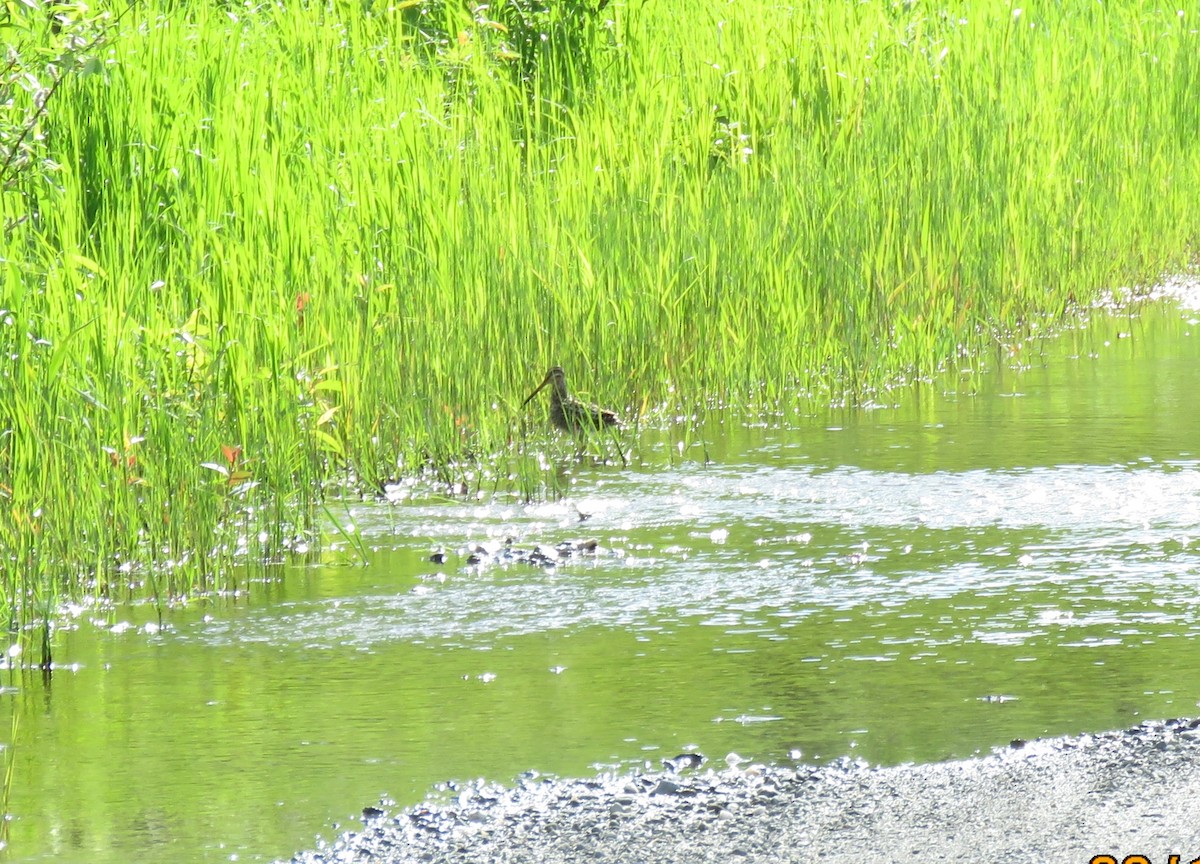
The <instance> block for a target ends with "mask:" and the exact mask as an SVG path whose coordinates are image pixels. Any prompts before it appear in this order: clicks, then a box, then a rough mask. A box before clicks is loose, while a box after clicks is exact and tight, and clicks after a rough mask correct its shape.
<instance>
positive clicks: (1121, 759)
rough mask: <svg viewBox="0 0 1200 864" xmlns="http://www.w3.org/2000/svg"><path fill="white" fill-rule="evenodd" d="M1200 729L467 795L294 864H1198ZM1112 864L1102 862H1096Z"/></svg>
mask: <svg viewBox="0 0 1200 864" xmlns="http://www.w3.org/2000/svg"><path fill="white" fill-rule="evenodd" d="M1197 769H1200V719H1178V720H1168V721H1149V722H1146V723H1142V724H1139V725H1138V726H1135V727H1133V728H1130V729H1125V730H1120V731H1115V732H1106V733H1100V734H1095V735H1090V734H1086V735H1080V736H1075V737H1066V738H1050V739H1039V740H1037V741H1033V742H1028V743H1026V742H1021V741H1015V742H1013V744H1012V745H1010V746H1008V747H1003V748H998V749H997V750H995V751H993V752H992V753H991V754H989V755H986V756H981V757H976V758H972V759H965V760H956V761H951V762H938V763H932V764H924V765H899V766H891V767H882V768H872V767H869V766H866V765H864V764H862V763H857V762H852V761H850V760H844V759H843V760H840V761H836V762H834V763H831V764H827V765H820V766H804V765H800V766H797V767H794V768H791V767H769V766H760V765H752V766H749V767H747V768H742V769H734V768H730V769H726V770H721V771H716V770H713V769H707V770H705V769H696V770H684V771H682V772H681V773H674V772H671V771H665V772H662V773H653V774H641V773H635V774H626V775H602V776H600V777H597V778H593V779H580V780H563V779H533V780H527V781H524V782H522V784H520V785H518V786H516V787H511V788H506V787H503V786H499V785H496V784H486V783H482V782H481V783H475V784H465V785H464V786H462V787H461V788H460V789H459V794H458V797H457V800H456V802H454V803H451V804H437V803H432V802H425V803H423V804H418V805H415V806H412V807H407V808H404V809H403V810H399V811H397V812H395V813H383V812H382V811H379V810H376V809H375V808H373V807H368V808H366V809H365V810H364V818H365V819H366V820H367V821H366V824H365V825H364V827H362V828H361V829H357V830H355V831H348V832H345V833H343V834H341V835H340V836H339V837H337V838H336V839H335V840H333V841H330V842H319V843H318V844H317V847H316V848H315V849H313V850H309V851H304V852H300V853H297V854H296V855H295V856H294V857H292V858H291V859H290V861H291V862H292V864H334V862H337V864H368V862H370V864H401V862H423V864H441V862H451V861H453V862H459V864H462V862H527V861H538V862H548V864H559V862H576V861H588V862H614V864H616V862H622V864H624V862H630V864H632V862H639V861H653V862H664V864H673V862H679V864H683V862H689V864H692V862H712V864H717V862H720V864H728V862H730V861H736V862H763V864H766V862H779V861H794V862H802V861H815V860H820V861H822V862H843V861H844V862H847V864H849V862H864V861H922V860H935V861H936V860H951V859H962V860H971V859H973V858H978V857H980V856H985V855H986V856H1003V859H1002V860H1004V861H1006V862H1019V861H1029V862H1063V864H1086V862H1089V861H1091V860H1092V859H1093V858H1094V857H1095V856H1105V855H1108V856H1112V858H1113V859H1115V861H1117V862H1120V861H1122V860H1123V859H1124V858H1125V857H1127V856H1129V855H1142V856H1145V857H1146V858H1147V859H1148V861H1149V862H1151V864H1159V862H1163V864H1167V862H1168V860H1169V857H1170V856H1172V855H1178V856H1179V859H1178V860H1179V861H1181V862H1183V861H1191V860H1192V859H1193V858H1196V857H1197V856H1200V803H1198V802H1200V770H1197ZM1101 860H1107V859H1101Z"/></svg>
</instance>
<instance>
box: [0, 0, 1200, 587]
mask: <svg viewBox="0 0 1200 864" xmlns="http://www.w3.org/2000/svg"><path fill="white" fill-rule="evenodd" d="M400 5H401V6H404V5H405V4H400ZM974 5H975V7H976V8H975V9H974V10H973V11H972V13H971V14H970V16H969V17H967V18H959V17H957V16H955V15H953V14H950V13H947V12H942V11H933V10H929V9H928V7H927V6H926V5H925V4H890V3H849V2H834V0H826V2H812V3H805V4H801V5H799V6H796V7H787V6H776V5H771V4H766V3H760V2H750V0H743V2H730V3H720V2H719V3H698V2H695V3H693V2H685V3H681V4H652V3H651V4H637V3H635V4H631V5H629V6H621V5H620V4H617V3H614V4H613V5H612V6H610V7H608V8H607V9H605V11H604V13H603V16H606V18H605V20H603V21H593V22H590V23H589V24H588V25H587V26H589V27H591V28H593V29H591V30H588V31H587V33H586V34H585V36H586V38H582V37H581V38H580V39H578V40H576V41H575V42H570V41H568V42H567V43H564V44H568V45H570V46H572V50H573V51H576V52H578V53H576V54H573V55H569V56H567V57H564V56H563V55H562V53H558V54H555V55H554V63H553V74H552V73H551V71H550V68H549V67H547V66H546V65H545V64H547V63H548V62H549V61H547V60H546V59H545V58H544V57H543V58H542V59H541V60H540V61H538V60H537V58H536V57H535V61H536V62H535V61H530V60H529V56H528V55H527V54H526V55H522V53H521V52H520V51H518V50H514V49H513V46H512V44H511V42H510V41H506V40H511V38H512V37H511V27H509V28H508V29H507V31H506V26H505V25H503V24H501V23H497V22H492V21H487V20H484V19H483V18H481V17H479V16H482V15H484V14H486V13H485V12H478V13H476V17H471V16H470V15H468V14H466V13H465V12H461V11H459V10H458V7H457V6H455V5H454V4H440V5H438V6H436V7H435V6H428V7H424V6H421V7H405V8H404V9H403V10H401V11H393V10H392V9H391V8H385V7H383V6H375V7H369V8H367V9H366V10H364V7H363V6H361V5H359V4H347V3H330V4H327V5H319V4H310V5H304V4H287V6H286V7H285V6H282V5H279V6H269V5H263V6H258V7H253V8H251V7H237V8H234V7H230V6H226V5H223V4H215V3H200V2H196V3H185V4H182V5H181V4H176V3H162V4H161V5H157V6H156V5H155V4H154V3H150V4H140V5H139V6H137V7H135V8H134V9H133V10H132V11H131V12H130V13H128V14H127V15H126V16H125V18H124V19H123V20H122V32H121V33H120V35H119V36H118V37H117V38H116V39H115V40H114V42H113V44H112V48H111V56H110V57H109V62H108V65H107V69H106V72H105V74H104V75H103V76H93V77H91V78H88V79H85V80H81V81H77V82H73V83H72V85H71V86H69V87H67V88H64V89H63V90H62V91H61V92H60V93H59V95H58V97H57V98H58V101H57V103H56V104H55V106H54V108H53V111H52V112H51V116H50V117H49V118H48V120H47V128H46V130H45V131H46V145H45V146H46V147H47V148H48V150H49V151H50V153H51V155H52V156H53V157H54V158H55V159H56V161H57V162H58V163H59V164H60V165H61V166H62V167H61V170H60V171H59V172H57V173H56V174H55V175H53V177H52V178H51V179H52V181H53V182H47V183H43V184H42V185H40V186H38V187H37V188H36V189H35V190H34V191H35V193H36V198H37V202H38V203H37V208H36V212H35V214H33V215H34V216H35V217H36V218H32V219H25V220H24V221H21V217H22V216H28V215H30V214H29V213H28V211H27V208H26V205H25V204H24V201H25V199H24V198H18V197H17V196H13V195H5V196H3V199H2V200H3V205H2V206H3V207H4V208H5V209H4V211H3V212H2V214H0V215H2V218H3V220H4V222H5V223H6V224H9V225H10V228H9V229H8V230H7V232H6V235H5V239H4V252H3V256H2V257H3V260H2V261H0V309H2V310H3V311H2V312H0V549H2V550H3V553H2V554H3V555H4V556H5V558H4V563H3V572H4V580H3V587H4V597H3V600H2V602H3V604H4V605H5V606H6V607H7V608H8V609H10V610H16V609H18V608H36V607H37V604H38V603H39V602H45V603H52V602H55V600H56V598H58V597H59V596H61V592H63V591H69V592H76V591H78V590H79V588H80V586H84V587H90V589H91V590H93V591H95V592H98V593H103V592H108V591H112V590H115V589H117V588H119V587H121V586H123V585H124V584H125V583H126V582H133V583H137V584H138V585H145V586H146V587H148V589H149V590H150V591H151V592H152V593H153V594H154V596H156V597H159V598H164V602H165V598H170V597H172V596H175V595H176V594H178V593H179V592H180V591H182V590H185V589H188V588H194V587H196V586H197V585H200V586H201V587H211V586H217V587H220V585H221V579H220V574H221V573H222V572H223V569H224V563H226V562H227V561H228V560H229V559H230V558H232V557H234V556H239V555H244V556H246V557H248V558H250V559H252V560H270V559H274V558H277V557H279V556H281V555H283V554H284V553H285V551H286V550H287V549H288V548H290V546H291V545H292V544H293V542H294V540H295V538H298V537H300V538H303V537H309V536H311V534H312V532H313V531H314V520H315V514H317V513H318V512H319V507H318V501H319V498H320V495H321V490H322V488H324V484H326V483H327V481H329V480H330V479H331V478H333V477H351V478H354V479H355V480H356V481H357V482H359V483H361V484H362V485H363V486H364V487H370V486H372V485H374V484H377V483H379V482H381V481H383V480H385V479H387V478H389V477H393V476H396V475H398V474H405V473H412V472H417V471H421V470H426V469H432V470H436V471H439V472H441V473H442V474H443V476H444V477H445V478H446V479H448V480H455V479H459V478H468V477H469V476H470V477H473V476H475V475H474V473H473V469H471V468H470V467H469V466H470V464H471V462H470V460H471V459H476V460H479V459H485V460H493V459H495V460H499V461H498V462H496V463H494V464H498V465H499V466H500V468H499V470H500V471H501V473H503V472H504V471H505V470H512V469H511V465H512V464H515V463H514V462H513V461H512V460H516V459H518V458H520V453H521V452H522V450H523V448H525V447H527V446H528V441H527V439H525V438H524V437H523V434H524V433H523V432H522V431H521V430H522V418H521V416H520V414H519V412H518V411H517V407H518V406H519V404H520V400H521V398H522V397H523V396H524V395H525V393H526V392H527V391H528V390H529V389H530V388H531V387H532V386H533V385H534V384H536V383H537V381H539V380H540V379H541V376H542V374H543V373H544V371H545V368H546V367H547V366H549V365H551V364H553V363H561V364H562V365H563V366H565V367H566V368H567V370H568V372H569V373H570V375H571V379H572V381H573V383H576V384H578V385H580V386H582V387H583V388H584V389H586V390H589V391H590V395H591V396H592V397H594V398H595V399H596V400H597V401H600V402H603V403H605V404H608V405H612V406H614V407H619V408H621V409H622V410H623V411H625V412H626V413H627V415H637V414H641V413H647V412H648V413H649V414H650V415H651V419H653V415H654V412H655V411H658V410H661V411H662V412H663V414H664V416H666V415H667V413H668V412H669V413H670V414H677V413H682V414H687V413H690V412H692V411H694V410H695V409H696V408H697V407H698V406H701V405H704V404H709V402H710V400H721V401H723V402H725V403H727V404H733V405H745V406H748V407H754V406H763V405H772V406H782V407H783V408H784V409H785V410H786V409H787V408H788V407H789V406H795V405H797V404H800V403H801V402H802V400H805V399H807V398H810V397H811V396H813V395H814V394H816V395H817V396H818V397H820V398H828V397H830V396H838V395H843V396H844V395H851V396H852V395H853V394H855V393H861V392H863V391H865V390H867V389H870V388H872V387H876V386H879V385H881V384H883V383H885V382H888V381H892V380H895V379H896V378H897V376H902V375H921V374H927V373H929V372H931V371H933V370H935V369H937V368H939V367H942V366H944V365H945V364H946V363H948V362H950V361H952V360H953V358H955V357H957V356H959V355H961V354H962V353H963V352H971V351H976V350H978V349H980V348H981V347H983V346H984V345H986V344H987V343H989V342H990V341H993V340H994V339H995V338H996V334H998V333H1014V332H1015V333H1019V332H1021V331H1022V329H1023V328H1026V327H1029V326H1031V325H1033V324H1035V323H1038V322H1041V321H1043V320H1044V319H1045V317H1046V316H1047V315H1049V316H1051V317H1053V316H1054V315H1057V314H1059V313H1061V312H1062V311H1063V310H1065V309H1067V308H1069V307H1070V306H1071V305H1072V304H1073V303H1076V302H1087V301H1088V300H1089V298H1092V297H1094V296H1095V295H1096V293H1097V292H1098V291H1101V290H1104V289H1109V288H1111V287H1113V286H1117V285H1125V284H1131V283H1136V282H1139V281H1145V280H1147V279H1150V278H1152V277H1153V276H1155V275H1156V274H1158V273H1160V272H1162V271H1163V270H1164V269H1165V268H1170V267H1177V266H1180V265H1181V264H1182V263H1183V262H1184V261H1185V260H1186V256H1187V255H1188V254H1189V252H1190V250H1192V249H1194V246H1195V242H1196V239H1197V233H1198V226H1200V198H1198V197H1197V196H1196V194H1195V190H1196V189H1197V188H1200V148H1198V147H1197V134H1198V130H1200V100H1197V99H1196V98H1195V92H1196V85H1197V83H1200V36H1198V34H1197V27H1198V26H1200V16H1198V15H1197V14H1196V13H1195V12H1187V13H1179V14H1177V13H1175V12H1174V11H1160V10H1158V9H1157V7H1156V6H1155V5H1153V4H1149V3H1127V4H1087V5H1082V4H1030V6H1029V8H1026V9H1025V10H1024V11H1020V10H1015V9H1013V8H1012V7H1011V6H1010V5H1009V4H1007V3H1001V2H982V3H979V4H974ZM414 9H416V10H417V12H414ZM372 10H373V11H372ZM420 11H428V12H430V21H426V22H425V23H423V24H422V27H423V28H424V29H423V30H422V29H417V28H414V26H413V22H414V20H417V19H414V17H413V16H414V14H418V13H419V12H420ZM435 13H436V14H435ZM418 19H419V15H418ZM430 34H433V35H432V36H431V35H430ZM437 34H444V35H445V36H446V37H447V38H446V39H445V40H444V41H442V42H437V41H436V39H437ZM431 39H433V40H434V42H433V43H432V44H431V41H430V40H431ZM518 47H519V46H518ZM522 58H523V59H522ZM539 62H540V63H541V64H542V66H539V65H538V63H539ZM514 63H520V64H524V66H522V67H521V73H520V74H513V64H514ZM539 69H542V70H544V71H539ZM26 191H28V190H26ZM523 442H524V443H523ZM505 460H509V461H507V462H506V461H505ZM506 464H507V465H509V466H510V467H509V468H505V467H504V466H505V465H506ZM520 482H522V483H524V484H525V485H526V487H528V484H529V480H528V477H526V478H524V479H523V480H521V481H520ZM527 491H530V492H532V491H534V490H532V489H530V488H527ZM30 604H32V606H31V605H30Z"/></svg>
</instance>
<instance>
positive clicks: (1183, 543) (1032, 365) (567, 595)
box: [0, 303, 1200, 864]
mask: <svg viewBox="0 0 1200 864" xmlns="http://www.w3.org/2000/svg"><path fill="white" fill-rule="evenodd" d="M1196 317H1200V313H1198V314H1195V315H1194V313H1192V312H1189V311H1186V310H1184V309H1180V308H1178V307H1177V306H1175V305H1173V304H1170V303H1161V304H1156V305H1152V306H1148V307H1144V308H1141V309H1139V310H1137V312H1136V313H1121V314H1119V315H1117V316H1115V317H1112V318H1108V317H1102V316H1097V318H1096V319H1095V320H1093V321H1092V322H1090V323H1089V324H1087V325H1086V326H1083V327H1081V328H1079V329H1077V330H1072V331H1069V332H1066V333H1063V334H1061V335H1060V336H1058V337H1057V338H1053V339H1047V340H1043V341H1037V342H1030V343H1027V344H1025V345H1024V346H1022V347H1021V348H1020V349H1019V350H1015V351H1007V350H1006V351H1003V352H999V353H998V354H997V356H996V357H995V358H989V359H988V361H987V363H986V364H984V365H987V366H988V367H990V368H991V370H992V371H990V372H989V373H988V374H986V375H975V376H960V375H958V374H956V375H954V376H952V377H950V378H948V379H947V380H946V381H943V382H939V383H938V384H936V385H923V386H921V387H918V388H912V389H905V390H902V391H899V392H896V393H892V394H889V395H888V396H887V397H886V404H879V405H874V406H871V407H867V408H863V409H855V410H849V409H840V410H832V411H825V412H818V413H816V414H814V415H812V416H808V417H805V418H802V419H800V420H798V421H792V422H791V423H790V424H789V425H788V426H786V427H784V428H781V427H780V426H779V425H778V423H777V422H776V421H774V420H773V419H771V418H767V419H764V420H762V421H755V422H753V423H749V424H747V423H746V422H744V421H737V420H734V419H730V418H729V417H725V418H721V417H719V416H713V417H711V418H710V420H709V422H708V424H707V425H706V426H705V427H704V430H703V434H702V435H700V436H697V438H696V440H695V441H694V442H693V443H692V444H691V445H690V446H688V447H685V448H684V452H683V457H682V458H680V457H679V455H678V453H677V452H676V449H675V445H674V444H673V443H672V442H673V440H675V439H673V438H672V437H671V434H670V433H669V432H663V433H661V434H660V435H659V437H655V435H654V434H648V435H647V436H646V437H645V439H644V441H643V442H642V445H641V451H642V461H641V463H640V464H636V465H634V466H631V467H629V468H620V467H579V468H575V469H573V470H574V478H575V482H574V485H573V487H572V491H571V494H570V495H569V496H568V497H567V498H566V499H565V500H563V501H560V502H555V503H549V504H541V505H536V506H530V507H523V506H521V505H520V504H518V503H515V502H511V501H481V502H480V501H476V502H471V503H454V502H446V501H441V500H435V499H432V498H429V497H425V498H422V497H421V496H420V495H417V496H415V498H414V499H413V500H410V501H407V502H405V503H403V504H399V505H395V506H392V505H388V504H362V505H355V506H353V507H352V508H351V510H350V514H349V516H350V518H352V519H353V521H354V523H355V524H356V526H357V528H358V530H360V531H361V532H362V534H363V536H364V538H365V539H366V541H367V543H368V545H369V546H370V547H371V548H372V549H374V550H375V551H374V553H373V557H372V559H371V562H370V566H368V567H365V568H355V567H347V566H320V565H308V566H303V567H301V566H296V567H291V568H286V569H283V570H281V571H280V573H279V574H278V576H279V578H278V579H277V580H274V581H270V582H264V583H257V584H253V585H251V586H250V590H249V592H248V593H247V594H246V595H245V596H244V597H242V598H239V599H236V600H228V601H221V602H217V603H214V604H208V605H204V606H195V607H193V608H191V609H187V610H182V611H175V612H172V613H170V614H169V615H168V616H167V617H166V618H165V619H164V622H163V623H164V625H165V626H164V627H163V629H161V630H159V629H157V627H156V626H154V625H155V624H156V622H157V619H156V617H155V615H154V613H153V612H152V611H151V610H149V609H147V608H144V607H141V608H134V609H121V610H118V612H117V614H116V615H115V616H113V615H112V614H110V613H107V612H105V613H99V612H95V611H93V610H87V609H79V610H75V612H74V614H73V615H72V617H71V618H70V619H69V622H68V624H67V626H64V627H63V628H62V629H61V630H60V631H59V632H58V633H57V635H56V637H55V652H56V653H55V656H56V660H57V661H58V662H59V663H60V668H59V669H58V671H57V672H56V673H55V675H54V678H53V682H52V684H51V685H49V686H44V685H43V683H42V681H41V679H40V677H39V676H37V675H36V674H35V673H29V672H22V671H19V670H13V671H9V672H4V673H3V677H2V678H0V683H3V684H4V685H6V687H5V689H4V690H2V691H0V706H3V707H2V709H0V730H4V731H3V735H4V740H5V741H6V743H9V744H11V741H9V738H10V735H9V730H10V728H11V722H10V721H11V715H12V713H13V712H15V713H16V714H17V720H18V727H17V738H16V743H15V746H11V747H10V749H8V750H6V753H5V755H6V756H7V757H8V758H9V759H10V760H11V761H12V764H13V766H14V776H13V784H12V798H11V801H10V803H9V810H10V812H11V814H12V821H11V822H10V824H9V826H8V831H9V840H8V849H7V851H6V853H5V854H6V855H7V860H10V861H55V862H99V864H118V862H121V864H124V862H128V861H134V860H150V861H171V862H182V864H188V862H216V861H229V860H238V861H243V862H246V861H255V862H261V861H270V860H273V859H275V858H280V857H284V858H285V857H287V856H289V855H290V854H291V852H293V851H294V850H295V849H297V848H301V847H305V846H310V845H311V844H312V843H313V842H314V838H315V836H316V835H317V834H324V835H325V836H330V835H332V834H333V833H334V831H335V829H334V828H333V827H332V825H333V823H335V822H340V823H342V824H343V825H352V824H353V818H352V817H353V816H354V814H355V813H356V812H357V811H358V810H359V809H360V808H361V807H362V806H363V805H366V804H369V803H373V802H376V801H378V800H379V799H380V797H381V796H387V797H390V798H391V799H393V800H395V801H397V802H400V803H411V802H413V801H416V800H418V799H419V798H420V797H422V796H423V795H424V794H425V793H426V791H427V790H428V789H429V787H430V786H431V785H432V784H434V783H437V782H439V781H442V780H446V779H450V778H460V779H470V778H475V777H479V776H483V777H488V778H492V779H497V780H501V781H510V780H512V779H513V778H515V777H516V776H517V775H519V774H520V773H521V772H524V771H526V770H537V771H541V772H545V773H555V774H561V775H570V776H577V775H590V774H593V773H595V772H596V771H598V770H604V769H608V768H621V769H625V768H629V767H634V766H639V765H642V764H649V765H651V766H657V765H658V764H659V762H660V760H661V759H662V758H663V757H669V756H673V755H675V754H676V753H678V752H680V751H681V750H684V749H690V748H692V747H698V748H699V749H700V750H701V751H702V752H703V753H705V754H707V755H708V756H709V757H710V759H712V760H713V761H714V762H717V763H718V764H719V763H721V762H722V760H724V759H725V757H726V755H727V754H730V753H737V754H740V755H741V756H743V757H747V758H752V759H755V760H762V761H772V762H788V761H790V760H792V759H793V758H799V759H801V760H804V761H809V760H813V761H821V760H827V759H832V758H836V757H839V756H847V755H848V756H853V757H861V758H864V759H866V760H868V761H870V762H873V763H874V762H880V763H898V762H905V761H926V760H937V759H945V758H948V757H954V756H967V755H970V754H973V753H978V752H981V751H982V752H986V751H987V750H988V749H989V748H990V747H993V746H995V745H1000V744H1004V743H1007V742H1008V741H1010V740H1011V739H1013V738H1017V737H1021V738H1031V737H1036V736H1040V735H1058V734H1066V733H1077V732H1081V731H1085V730H1092V731H1098V730H1104V729H1110V728H1116V727H1123V726H1126V725H1129V724H1131V723H1134V722H1137V721H1139V720H1142V719H1147V718H1151V717H1167V716H1181V715H1194V714H1197V713H1200V712H1198V711H1197V699H1200V641H1198V640H1196V639H1195V638H1194V637H1195V635H1196V634H1197V632H1198V631H1200V620H1198V618H1200V616H1198V615H1197V611H1196V610H1197V609H1200V543H1198V542H1197V541H1196V539H1195V535H1196V533H1197V526H1198V525H1200V440H1198V436H1200V428H1198V425H1197V422H1196V417H1197V415H1196V409H1195V408H1194V402H1195V394H1196V393H1197V392H1200V338H1198V335H1197V331H1196V329H1195V328H1196V327H1197V326H1198V325H1197V322H1196V320H1195V318H1196ZM704 454H707V456H708V459H709V460H710V461H709V462H708V464H705V463H704V460H703V456H704ZM580 511H582V512H583V513H586V514H590V518H589V519H588V520H587V521H585V522H580V521H579V513H580ZM503 537H513V538H514V539H515V542H516V544H517V545H519V546H526V547H528V546H532V545H534V544H536V543H540V542H556V541H558V540H562V539H568V538H594V539H596V540H598V541H599V542H600V544H601V551H600V553H599V554H597V555H596V556H595V557H589V558H587V559H586V560H582V561H579V562H576V563H569V564H566V565H564V566H561V567H559V568H557V569H555V570H543V569H538V568H533V567H528V566H522V565H516V566H511V567H507V568H506V567H483V568H471V567H467V566H466V565H465V561H464V557H463V556H462V555H460V554H458V552H457V550H459V549H460V548H462V547H464V546H465V545H466V544H467V543H470V542H477V541H483V540H487V539H489V538H491V539H496V538H503ZM439 547H444V548H445V549H447V550H448V551H449V552H450V553H451V554H450V558H449V560H448V561H447V562H445V563H444V564H441V565H438V564H433V563H431V562H430V561H429V555H430V552H431V550H433V549H434V548H439ZM335 557H336V556H335ZM114 622H116V623H118V624H119V625H121V626H116V627H113V626H112V625H113V623H114ZM126 625H128V626H126ZM148 625H149V626H148ZM1000 696H1003V697H1009V698H1005V699H1003V700H999V699H989V698H987V697H1000Z"/></svg>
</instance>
